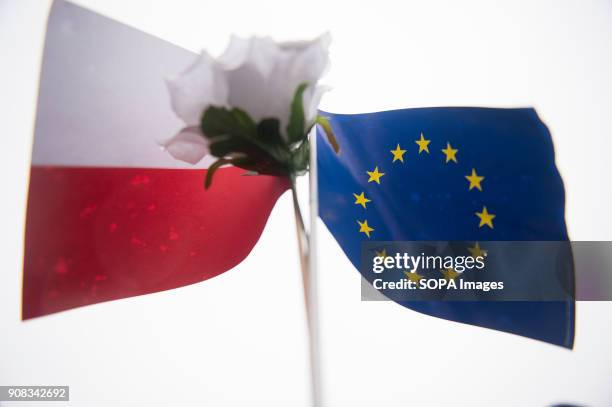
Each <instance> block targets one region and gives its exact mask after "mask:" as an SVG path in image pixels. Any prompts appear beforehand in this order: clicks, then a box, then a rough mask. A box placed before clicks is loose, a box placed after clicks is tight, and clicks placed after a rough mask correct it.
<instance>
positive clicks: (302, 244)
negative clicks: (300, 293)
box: [290, 176, 322, 407]
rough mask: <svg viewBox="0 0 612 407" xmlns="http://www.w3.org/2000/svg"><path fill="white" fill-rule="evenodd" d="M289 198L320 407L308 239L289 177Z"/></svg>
mask: <svg viewBox="0 0 612 407" xmlns="http://www.w3.org/2000/svg"><path fill="white" fill-rule="evenodd" d="M290 181H291V196H292V198H293V210H294V214H295V226H296V232H297V240H298V251H299V256H300V268H301V270H302V286H303V289H304V305H305V309H306V322H307V325H308V349H309V361H310V379H311V390H312V406H313V407H321V405H322V401H321V379H320V366H321V364H320V360H319V349H318V329H317V322H316V315H314V313H315V312H316V311H315V307H314V301H316V299H315V298H313V296H314V295H316V293H313V292H311V287H312V284H311V278H310V277H311V276H310V239H309V236H308V233H307V232H306V228H305V226H304V218H303V217H302V211H301V210H300V204H299V201H298V196H297V188H296V180H295V177H294V176H290Z"/></svg>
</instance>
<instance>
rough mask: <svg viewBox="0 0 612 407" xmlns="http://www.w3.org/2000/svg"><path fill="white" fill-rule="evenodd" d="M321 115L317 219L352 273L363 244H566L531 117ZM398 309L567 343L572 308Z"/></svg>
mask: <svg viewBox="0 0 612 407" xmlns="http://www.w3.org/2000/svg"><path fill="white" fill-rule="evenodd" d="M321 114H322V115H323V116H325V117H327V118H328V120H329V121H330V124H331V127H332V128H333V131H334V133H335V136H336V138H337V140H338V142H339V144H340V146H341V152H340V154H336V153H335V152H334V151H333V149H332V147H331V146H330V145H329V144H328V143H327V142H326V140H325V137H322V136H321V134H320V133H319V135H318V140H317V157H318V158H317V160H318V184H319V213H320V217H321V218H322V219H323V221H324V222H325V224H326V225H327V227H328V228H329V230H330V231H331V233H332V234H333V235H334V237H335V238H336V239H337V241H338V242H339V244H340V246H341V247H342V249H343V250H344V252H345V253H346V255H347V256H348V258H349V259H350V260H351V262H352V263H353V264H354V265H355V267H357V268H358V269H359V268H360V264H359V263H360V259H361V244H362V242H363V241H466V242H468V241H469V242H475V243H473V244H474V247H475V248H479V246H478V244H484V243H483V242H486V241H566V240H568V236H567V230H566V226H565V219H564V210H565V192H564V188H563V182H562V180H561V177H560V175H559V173H558V171H557V168H556V166H555V162H554V151H553V144H552V140H551V137H550V134H549V132H548V129H547V128H546V126H545V125H544V124H543V123H542V121H541V120H540V119H539V117H538V115H537V114H536V112H535V111H534V110H533V109H488V108H423V109H404V110H394V111H386V112H377V113H366V114H354V115H343V114H332V113H325V112H321ZM479 242H480V243H479ZM398 302H399V303H400V304H402V305H404V306H406V307H408V308H410V309H413V310H416V311H420V312H423V313H426V314H429V315H432V316H436V317H440V318H445V319H449V320H453V321H458V322H463V323H467V324H472V325H478V326H482V327H487V328H492V329H496V330H500V331H506V332H511V333H515V334H518V335H522V336H526V337H530V338H534V339H538V340H542V341H545V342H549V343H553V344H556V345H561V346H565V347H568V348H571V347H572V346H573V340H574V301H573V299H568V300H560V301H461V302H459V301H450V302H449V301H446V302H445V301H398Z"/></svg>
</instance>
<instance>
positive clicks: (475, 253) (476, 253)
mask: <svg viewBox="0 0 612 407" xmlns="http://www.w3.org/2000/svg"><path fill="white" fill-rule="evenodd" d="M468 250H469V252H470V254H471V255H472V257H474V258H476V257H485V256H486V255H487V251H486V250H482V248H481V247H480V244H479V243H478V242H475V243H474V247H468Z"/></svg>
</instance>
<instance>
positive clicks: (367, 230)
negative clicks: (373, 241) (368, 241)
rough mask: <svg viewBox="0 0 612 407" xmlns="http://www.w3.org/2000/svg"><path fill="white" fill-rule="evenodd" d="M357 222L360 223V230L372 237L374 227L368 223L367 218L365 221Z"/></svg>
mask: <svg viewBox="0 0 612 407" xmlns="http://www.w3.org/2000/svg"><path fill="white" fill-rule="evenodd" d="M357 223H359V232H361V233H365V234H366V236H367V237H370V232H373V231H374V229H372V228H371V227H370V226H369V225H368V221H367V220H364V221H363V222H359V221H357Z"/></svg>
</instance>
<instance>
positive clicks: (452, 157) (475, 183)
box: [353, 133, 497, 257]
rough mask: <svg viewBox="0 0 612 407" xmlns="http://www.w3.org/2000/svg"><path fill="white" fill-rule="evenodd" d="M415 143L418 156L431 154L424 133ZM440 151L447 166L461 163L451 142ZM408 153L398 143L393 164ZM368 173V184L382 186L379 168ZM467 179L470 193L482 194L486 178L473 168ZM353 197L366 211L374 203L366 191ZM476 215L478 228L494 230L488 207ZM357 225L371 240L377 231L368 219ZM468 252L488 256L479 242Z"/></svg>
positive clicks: (428, 141)
mask: <svg viewBox="0 0 612 407" xmlns="http://www.w3.org/2000/svg"><path fill="white" fill-rule="evenodd" d="M414 142H415V143H416V145H417V146H418V148H419V150H418V154H421V153H425V154H430V151H429V145H430V143H431V140H428V139H426V138H425V135H424V134H423V133H421V134H420V137H419V139H418V140H415V141H414ZM440 151H441V152H442V153H443V154H444V163H445V164H449V163H451V164H452V163H454V164H458V163H459V161H458V158H457V154H458V152H459V149H457V148H454V147H453V146H452V145H451V143H450V142H449V141H447V142H446V147H445V148H443V149H441V150H440ZM406 152H407V150H406V149H403V148H402V147H401V145H400V144H399V143H397V145H396V146H395V149H393V150H390V153H391V154H392V155H393V160H392V161H391V163H392V164H393V163H396V162H397V163H399V164H404V154H406ZM366 173H367V175H368V183H370V182H375V183H376V184H378V185H380V184H381V179H382V177H383V176H384V175H385V173H384V172H382V171H381V169H379V167H378V166H375V167H374V169H373V170H372V171H366ZM465 179H466V180H467V181H468V182H469V184H468V191H471V190H473V189H475V190H477V191H480V192H482V182H483V181H484V179H485V177H484V176H482V175H479V174H478V173H477V171H476V169H475V168H472V172H471V173H470V174H467V175H465ZM353 196H354V198H355V205H361V206H362V207H363V209H366V210H367V208H368V206H367V205H368V203H370V202H372V200H371V199H369V198H368V197H366V196H365V192H364V191H361V193H359V194H357V193H353ZM474 215H475V216H476V217H477V218H478V228H482V227H488V228H490V229H493V219H495V218H496V216H497V215H495V214H493V213H491V212H489V209H488V208H487V207H486V206H483V207H482V210H481V211H480V212H475V213H474ZM357 224H358V225H359V233H363V234H365V235H366V236H367V237H368V238H370V237H371V234H372V232H374V231H375V229H374V228H373V227H372V226H370V225H369V224H368V220H367V219H364V220H357ZM468 250H469V251H470V253H472V254H473V255H474V257H477V256H480V255H486V251H484V250H482V249H481V248H480V246H479V244H478V242H476V243H475V245H474V247H470V248H468Z"/></svg>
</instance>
